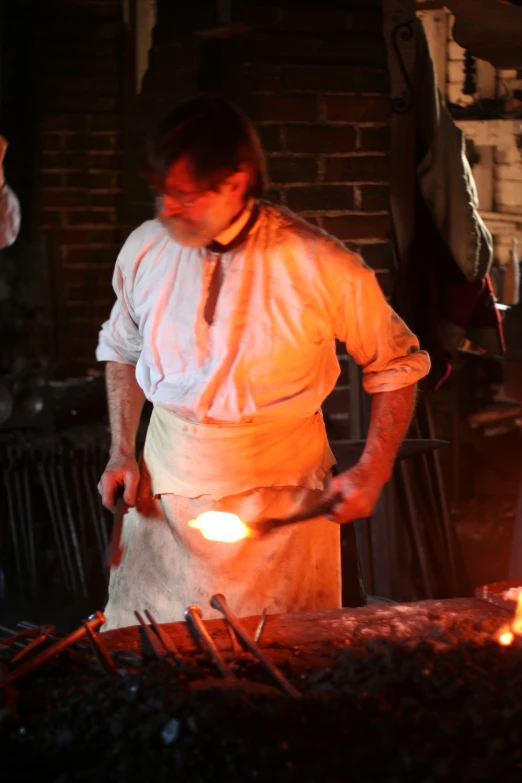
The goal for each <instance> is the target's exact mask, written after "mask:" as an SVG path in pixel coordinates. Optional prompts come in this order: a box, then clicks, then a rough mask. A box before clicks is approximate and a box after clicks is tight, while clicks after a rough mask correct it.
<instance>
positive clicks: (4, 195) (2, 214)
mask: <svg viewBox="0 0 522 783" xmlns="http://www.w3.org/2000/svg"><path fill="white" fill-rule="evenodd" d="M20 220H21V216H20V203H19V201H18V199H17V197H16V195H15V194H14V193H13V191H12V190H11V188H10V187H9V186H8V185H4V186H3V187H2V188H0V249H1V248H4V247H9V245H12V244H13V242H14V241H15V239H16V237H17V236H18V232H19V230H20Z"/></svg>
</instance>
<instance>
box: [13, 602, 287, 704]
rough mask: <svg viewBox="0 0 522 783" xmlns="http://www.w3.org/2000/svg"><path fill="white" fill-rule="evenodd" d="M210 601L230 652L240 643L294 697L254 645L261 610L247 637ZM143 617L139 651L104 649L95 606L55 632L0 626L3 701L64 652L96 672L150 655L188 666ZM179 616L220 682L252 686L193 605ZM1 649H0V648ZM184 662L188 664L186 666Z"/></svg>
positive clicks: (138, 663) (224, 606)
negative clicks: (67, 629)
mask: <svg viewBox="0 0 522 783" xmlns="http://www.w3.org/2000/svg"><path fill="white" fill-rule="evenodd" d="M210 605H211V606H212V607H213V608H214V609H217V610H218V611H220V612H221V613H222V614H223V617H224V618H225V620H226V622H227V626H228V629H229V633H230V638H231V641H232V644H233V650H234V653H235V655H236V657H241V647H240V645H239V642H238V639H239V640H240V642H241V643H242V645H243V647H244V648H245V649H246V650H247V651H248V653H250V655H251V656H253V657H254V658H255V659H256V660H257V661H258V663H259V664H260V665H261V667H262V668H263V670H264V672H265V674H267V675H268V677H269V678H271V679H272V680H273V681H275V683H276V685H278V686H279V687H280V688H281V689H282V690H283V692H284V693H286V694H287V695H289V696H292V697H299V696H300V695H301V694H300V693H299V691H298V690H297V689H296V688H295V687H294V686H293V685H292V684H291V683H290V682H289V681H288V680H287V679H286V677H285V676H284V675H283V674H282V672H281V671H280V670H279V669H278V668H277V667H276V666H275V665H274V664H273V663H272V662H271V661H270V660H269V659H268V658H267V656H266V655H265V653H264V652H263V650H262V649H261V648H260V646H259V644H258V641H259V637H260V635H261V632H262V628H263V624H264V620H265V619H266V615H264V616H263V618H262V620H261V622H260V625H259V628H258V632H257V633H256V635H255V638H254V639H252V638H251V637H250V636H249V634H248V633H247V631H246V630H245V628H244V627H243V625H242V623H241V621H240V620H239V619H238V618H237V617H236V616H235V615H234V613H233V612H232V610H231V609H230V607H229V606H228V603H227V601H226V598H225V596H224V595H221V594H216V595H214V596H212V598H211V601H210ZM144 614H145V616H146V618H147V621H148V622H146V621H145V619H144V618H143V616H142V615H141V613H140V612H138V611H136V612H135V615H136V618H137V620H138V622H139V624H140V627H141V630H142V634H143V636H142V639H143V648H142V652H141V655H140V654H136V652H135V651H132V650H125V649H124V650H119V651H117V652H116V653H113V652H111V651H109V649H108V648H107V646H106V645H105V644H104V641H103V635H100V634H99V633H97V631H99V629H100V627H101V626H102V625H103V624H104V622H105V617H104V615H103V614H102V613H101V612H96V613H95V614H93V615H92V616H90V617H89V618H88V620H86V621H84V622H83V623H82V625H81V626H80V627H79V628H78V629H77V630H75V631H73V632H72V633H70V634H68V635H63V634H61V633H58V632H57V631H56V629H55V627H54V626H52V625H41V626H38V625H35V624H33V623H28V622H25V621H23V622H21V623H19V630H16V629H10V628H6V627H4V626H0V633H3V634H4V637H5V634H8V635H7V637H5V638H3V639H1V638H0V654H1V655H2V658H3V659H4V660H3V663H2V672H1V677H0V692H1V693H4V694H6V693H9V691H10V690H11V697H10V698H9V699H8V702H9V704H10V705H11V706H12V704H13V693H12V688H13V686H14V684H15V683H17V682H18V681H19V680H20V679H22V678H24V677H27V676H28V675H33V674H35V673H36V672H38V671H39V669H40V668H41V667H42V666H44V664H47V662H48V661H51V660H52V659H54V658H55V656H58V655H59V654H66V655H67V656H69V657H71V656H72V660H73V661H74V662H75V663H83V664H85V666H86V667H87V668H88V669H92V667H93V666H94V667H95V668H96V667H98V668H99V669H100V670H101V671H102V672H105V673H107V674H110V675H114V676H124V675H125V673H126V672H128V671H135V670H136V669H138V668H140V667H142V666H143V665H144V663H145V662H146V661H148V660H149V659H150V658H151V657H152V658H154V659H155V660H157V661H158V662H160V663H162V664H165V665H167V666H168V667H169V670H170V668H171V667H172V669H173V673H174V674H175V673H176V671H177V673H178V674H179V673H180V672H184V675H187V673H188V672H189V671H190V666H188V664H187V662H186V661H185V660H184V658H183V656H182V655H180V653H179V652H178V650H177V649H176V646H175V645H174V643H173V642H172V641H171V639H170V638H169V636H168V634H166V633H165V631H164V630H163V629H162V627H161V625H159V624H158V623H157V622H156V620H155V619H154V617H153V616H152V614H151V612H150V611H149V610H147V609H146V610H145V612H144ZM185 619H186V622H187V624H188V626H189V628H190V630H191V634H192V636H193V638H194V639H195V641H196V642H197V644H198V646H199V647H200V648H201V650H202V651H203V653H204V654H206V655H207V656H208V659H209V661H210V662H211V663H213V664H214V666H215V668H216V669H217V670H218V672H219V674H220V675H221V677H222V678H223V680H224V682H225V684H226V685H229V686H230V687H232V688H234V687H235V688H243V687H245V683H246V684H248V685H250V686H252V685H253V684H252V683H249V682H248V681H245V680H242V679H240V678H239V677H238V675H237V673H236V672H235V671H234V670H233V669H232V667H231V666H230V665H229V664H228V663H227V662H226V661H225V658H224V656H223V654H222V653H221V652H220V650H219V649H218V647H217V645H216V644H215V642H214V641H213V639H212V637H211V635H210V633H209V632H208V630H207V629H206V627H205V624H204V622H203V620H202V612H201V609H200V608H199V607H198V606H189V607H188V608H187V609H186V610H185ZM2 651H3V652H2ZM187 667H188V668H187ZM191 677H195V678H196V679H195V683H196V684H195V687H197V688H200V687H202V685H213V684H215V680H214V678H205V679H204V680H203V681H202V680H201V672H200V670H199V669H197V668H196V669H193V670H192V671H191ZM259 688H260V690H261V691H262V692H273V690H274V689H273V688H269V689H268V691H267V688H266V687H263V685H262V684H259Z"/></svg>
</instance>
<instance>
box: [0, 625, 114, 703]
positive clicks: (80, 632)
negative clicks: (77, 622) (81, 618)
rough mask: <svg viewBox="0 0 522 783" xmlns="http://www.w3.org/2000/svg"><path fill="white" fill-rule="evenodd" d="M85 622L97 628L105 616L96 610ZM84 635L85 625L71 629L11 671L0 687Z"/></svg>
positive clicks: (23, 674)
mask: <svg viewBox="0 0 522 783" xmlns="http://www.w3.org/2000/svg"><path fill="white" fill-rule="evenodd" d="M87 622H88V623H89V625H90V627H91V629H92V630H95V629H96V628H99V627H100V625H103V623H104V622H105V617H104V616H103V614H102V613H101V612H96V613H95V614H94V615H92V616H91V617H90V618H89V619H88V620H87ZM86 635H87V631H86V630H85V626H83V625H82V626H81V627H80V628H78V629H77V630H76V631H73V632H72V633H70V634H69V635H68V636H65V637H64V638H63V639H60V640H59V641H57V642H56V643H55V644H53V645H51V647H48V648H47V650H44V651H43V652H41V653H40V655H37V656H36V657H35V658H32V659H31V660H30V661H27V662H26V663H24V664H22V666H20V667H19V668H18V669H15V670H14V671H13V672H11V673H10V674H9V676H8V677H6V679H5V680H3V682H1V683H0V688H5V686H6V685H10V683H12V682H15V681H16V680H19V679H20V677H23V676H25V675H26V674H30V673H31V672H33V671H35V669H38V668H39V667H40V666H41V665H42V664H43V663H45V662H46V661H48V660H50V659H51V658H53V657H54V656H55V655H57V653H59V652H62V650H65V649H66V648H67V647H70V646H71V645H72V644H75V643H76V642H78V641H79V640H80V639H83V638H85V636H86Z"/></svg>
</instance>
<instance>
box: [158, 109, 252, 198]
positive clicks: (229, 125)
mask: <svg viewBox="0 0 522 783" xmlns="http://www.w3.org/2000/svg"><path fill="white" fill-rule="evenodd" d="M182 157H185V158H187V160H188V162H189V165H190V168H191V173H192V175H193V176H194V179H195V180H196V182H198V183H201V184H204V185H205V186H208V187H210V188H216V187H217V186H218V185H219V183H220V182H222V181H223V180H224V179H226V177H229V176H230V175H231V174H234V173H235V172H236V171H239V170H240V169H245V170H246V171H247V172H248V174H249V186H248V189H247V192H246V195H247V197H250V196H254V197H255V198H260V197H261V196H262V195H263V194H264V192H265V189H266V164H265V157H264V154H263V150H262V148H261V143H260V141H259V137H258V135H257V133H256V131H255V130H254V127H253V125H252V123H251V122H250V120H249V119H248V118H247V117H246V116H245V115H244V114H243V112H241V111H240V110H239V109H238V108H237V106H235V105H234V104H233V103H231V102H230V101H227V100H225V99H224V98H215V97H200V98H195V99H194V100H191V101H188V102H187V103H184V104H182V105H181V106H178V107H177V108H176V109H174V110H173V111H172V112H170V114H168V115H167V116H166V117H165V118H164V119H163V120H162V121H161V122H160V123H159V125H158V127H157V128H156V130H155V131H154V133H153V135H152V137H151V139H150V141H149V144H148V148H147V167H146V169H145V171H144V174H145V176H146V178H147V179H148V180H149V182H150V183H151V184H152V185H153V186H154V187H156V188H157V189H159V190H161V189H162V187H163V185H164V182H165V179H166V177H167V173H168V170H169V168H170V167H171V166H172V164H173V163H176V161H178V160H179V159H180V158H182Z"/></svg>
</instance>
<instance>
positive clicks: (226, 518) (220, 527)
mask: <svg viewBox="0 0 522 783" xmlns="http://www.w3.org/2000/svg"><path fill="white" fill-rule="evenodd" d="M189 527H193V528H195V529H196V530H200V531H201V535H202V536H203V538H206V539H208V540H209V541H224V542H226V543H228V544H232V543H234V542H235V541H240V540H241V539H242V538H247V537H248V536H250V535H251V532H250V529H249V528H248V527H247V526H246V525H245V523H244V522H242V521H241V519H239V517H238V516H236V514H229V513H228V512H226V511H205V512H204V513H203V514H200V515H199V517H197V518H196V519H191V520H190V522H189Z"/></svg>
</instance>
